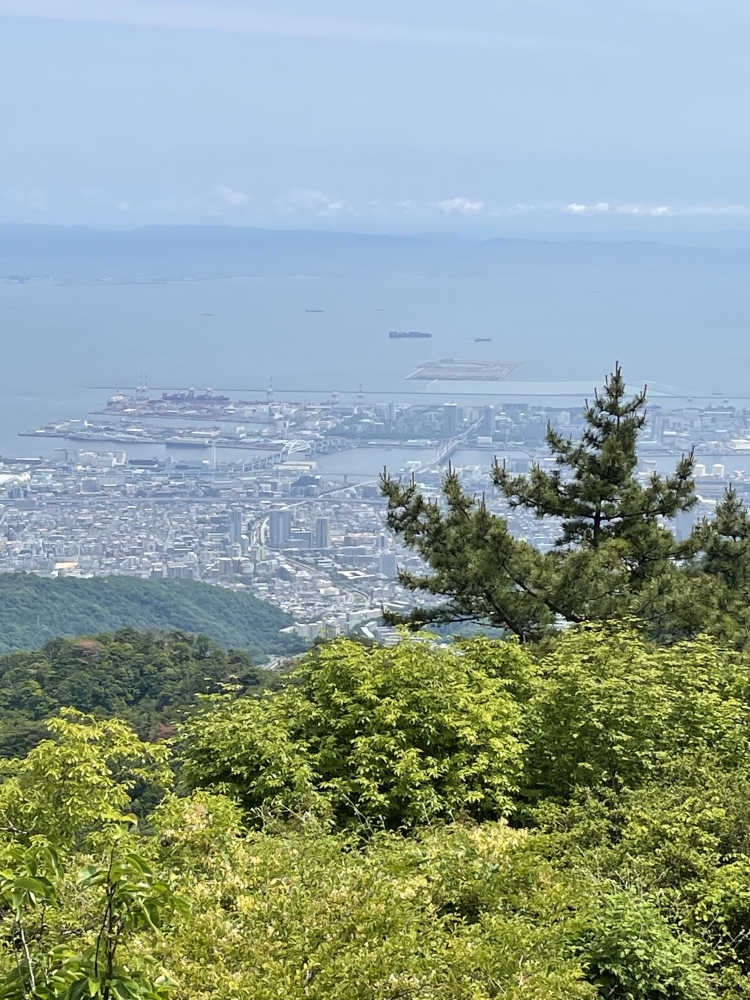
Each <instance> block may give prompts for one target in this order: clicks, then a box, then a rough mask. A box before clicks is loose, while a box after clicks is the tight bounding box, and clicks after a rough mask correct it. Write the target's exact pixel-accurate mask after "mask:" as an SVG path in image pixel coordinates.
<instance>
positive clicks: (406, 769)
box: [183, 640, 524, 827]
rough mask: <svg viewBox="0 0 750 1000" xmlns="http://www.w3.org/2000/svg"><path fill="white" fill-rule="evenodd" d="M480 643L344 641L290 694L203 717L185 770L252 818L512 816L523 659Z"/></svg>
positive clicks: (310, 662)
mask: <svg viewBox="0 0 750 1000" xmlns="http://www.w3.org/2000/svg"><path fill="white" fill-rule="evenodd" d="M474 648H475V646H474V644H473V643H472V642H471V641H468V642H466V643H464V644H462V645H460V646H458V647H455V648H448V649H439V648H436V647H435V646H433V645H432V644H430V643H428V642H424V641H420V640H413V641H410V642H403V643H401V644H399V645H398V646H396V647H394V648H392V649H383V648H380V647H375V648H372V649H367V648H365V647H364V646H363V645H361V644H359V643H356V642H353V641H350V640H339V641H337V642H333V643H331V644H330V645H327V646H323V647H321V648H320V649H319V650H318V651H317V652H316V653H315V654H314V655H310V656H308V658H307V659H306V660H305V662H304V663H303V665H302V666H301V667H300V668H299V669H298V670H297V671H296V672H295V673H294V674H293V675H292V678H291V680H292V683H290V684H289V685H288V686H287V687H286V688H285V689H284V690H283V691H281V692H279V693H275V694H269V695H268V696H266V697H263V698H261V699H260V700H253V701H250V700H246V699H241V700H239V701H236V702H234V703H232V704H230V705H222V706H220V707H218V708H217V709H216V710H214V711H211V712H209V713H207V714H203V715H198V716H196V717H195V718H194V719H193V720H192V721H190V722H189V723H188V725H187V726H186V729H185V734H186V741H185V747H184V751H183V761H184V774H185V776H186V778H187V780H188V781H189V782H190V783H191V784H192V785H193V786H194V787H200V786H204V787H205V786H210V787H217V788H220V789H222V790H224V791H231V792H232V793H234V794H237V795H238V796H239V797H240V799H241V801H242V802H243V804H244V805H245V807H246V808H247V809H261V808H266V809H267V808H271V809H273V810H276V811H288V812H304V811H307V810H312V811H315V812H318V813H319V814H321V815H326V816H331V817H333V818H334V819H335V820H336V822H337V823H341V824H344V825H346V824H350V823H354V822H360V821H365V822H369V823H371V824H374V825H380V824H382V825H385V826H387V827H398V826H402V825H407V826H413V825H415V824H418V823H423V822H428V821H431V820H434V819H436V818H438V817H440V818H450V817H453V816H460V815H465V816H471V817H476V818H479V817H497V816H500V815H503V814H504V813H506V812H508V810H509V809H510V806H511V801H512V799H511V796H512V793H513V791H514V789H515V787H516V784H517V782H518V779H519V777H520V770H521V758H522V747H521V744H520V742H519V740H518V738H517V736H516V730H517V729H518V727H519V724H520V720H521V716H520V711H519V708H518V706H517V705H516V703H515V702H514V699H513V698H512V697H511V695H510V694H509V692H508V691H507V690H506V687H507V683H509V682H506V681H505V680H504V679H503V678H502V677H501V676H500V673H501V670H500V667H501V665H502V663H503V661H505V662H506V664H507V666H508V668H509V669H508V671H507V673H508V674H509V675H514V674H516V673H517V671H516V670H515V666H514V665H515V662H516V661H517V660H519V659H520V658H521V659H522V658H523V655H524V654H522V653H521V652H520V651H519V650H518V649H517V648H516V647H514V646H510V645H508V644H505V643H500V642H498V643H496V644H495V647H494V648H495V661H496V662H495V667H494V669H493V672H492V673H490V672H489V671H488V670H487V669H486V666H485V665H484V664H483V662H482V653H483V652H485V647H484V646H483V645H482V643H481V642H479V643H477V644H476V648H477V650H478V652H479V654H480V655H479V656H477V657H475V656H474V655H473V652H474Z"/></svg>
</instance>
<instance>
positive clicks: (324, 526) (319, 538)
mask: <svg viewBox="0 0 750 1000" xmlns="http://www.w3.org/2000/svg"><path fill="white" fill-rule="evenodd" d="M330 547H331V522H330V521H329V519H328V518H327V517H319V518H318V519H317V521H316V522H315V548H316V549H330Z"/></svg>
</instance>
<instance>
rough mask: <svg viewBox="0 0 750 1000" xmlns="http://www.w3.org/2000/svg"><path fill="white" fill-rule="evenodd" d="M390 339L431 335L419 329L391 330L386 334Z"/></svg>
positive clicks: (411, 338) (410, 338)
mask: <svg viewBox="0 0 750 1000" xmlns="http://www.w3.org/2000/svg"><path fill="white" fill-rule="evenodd" d="M388 336H389V337H390V338H391V340H413V339H416V338H419V337H431V336H432V334H431V333H422V332H421V331H420V330H391V332H390V333H389V334H388Z"/></svg>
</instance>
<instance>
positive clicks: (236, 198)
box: [214, 184, 250, 208]
mask: <svg viewBox="0 0 750 1000" xmlns="http://www.w3.org/2000/svg"><path fill="white" fill-rule="evenodd" d="M214 194H215V195H216V197H217V198H221V200H222V201H223V202H225V204H227V205H229V207H230V208H239V207H240V206H241V205H247V203H248V202H249V201H250V199H249V198H248V196H247V195H246V194H245V193H244V191H233V190H232V189H231V188H228V187H227V186H226V185H225V184H221V185H219V187H217V188H216V190H215V191H214Z"/></svg>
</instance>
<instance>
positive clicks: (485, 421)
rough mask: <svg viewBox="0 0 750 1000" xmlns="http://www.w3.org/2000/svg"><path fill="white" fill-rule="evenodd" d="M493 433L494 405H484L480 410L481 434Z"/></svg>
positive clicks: (483, 435) (485, 435) (488, 435)
mask: <svg viewBox="0 0 750 1000" xmlns="http://www.w3.org/2000/svg"><path fill="white" fill-rule="evenodd" d="M494 433H495V407H494V406H485V408H484V409H483V410H482V426H481V436H482V437H492V435H493V434H494Z"/></svg>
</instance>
